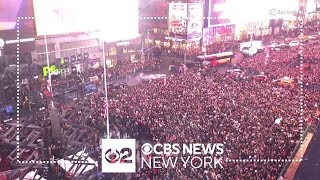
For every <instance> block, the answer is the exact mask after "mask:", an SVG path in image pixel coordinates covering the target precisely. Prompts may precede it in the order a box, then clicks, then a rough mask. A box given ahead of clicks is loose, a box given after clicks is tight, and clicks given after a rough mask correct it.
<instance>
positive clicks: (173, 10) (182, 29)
mask: <svg viewBox="0 0 320 180" xmlns="http://www.w3.org/2000/svg"><path fill="white" fill-rule="evenodd" d="M187 8H188V7H187V4H186V3H169V18H168V19H169V22H168V24H169V33H170V37H175V38H181V39H185V38H186V35H187V17H188V9H187Z"/></svg>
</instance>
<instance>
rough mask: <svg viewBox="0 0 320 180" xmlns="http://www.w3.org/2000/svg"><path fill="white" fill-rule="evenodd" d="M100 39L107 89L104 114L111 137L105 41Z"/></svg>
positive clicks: (105, 86) (108, 133) (105, 88)
mask: <svg viewBox="0 0 320 180" xmlns="http://www.w3.org/2000/svg"><path fill="white" fill-rule="evenodd" d="M100 41H102V60H103V76H104V78H103V79H104V91H105V100H104V101H105V102H104V103H105V112H104V116H105V118H107V122H106V123H107V139H109V138H110V136H109V135H110V126H109V102H108V86H107V67H106V66H107V63H106V56H105V51H104V41H103V40H102V38H100Z"/></svg>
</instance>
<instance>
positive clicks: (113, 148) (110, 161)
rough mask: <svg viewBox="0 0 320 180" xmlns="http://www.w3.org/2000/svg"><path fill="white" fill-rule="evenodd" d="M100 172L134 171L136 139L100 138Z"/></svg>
mask: <svg viewBox="0 0 320 180" xmlns="http://www.w3.org/2000/svg"><path fill="white" fill-rule="evenodd" d="M102 172H103V173H134V172H136V140H135V139H102Z"/></svg>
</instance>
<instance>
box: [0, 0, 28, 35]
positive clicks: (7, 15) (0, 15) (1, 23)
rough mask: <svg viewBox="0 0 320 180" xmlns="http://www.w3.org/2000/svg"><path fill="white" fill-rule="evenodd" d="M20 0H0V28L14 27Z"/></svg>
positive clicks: (8, 28) (9, 28)
mask: <svg viewBox="0 0 320 180" xmlns="http://www.w3.org/2000/svg"><path fill="white" fill-rule="evenodd" d="M22 1H23V0H1V1H0V30H11V29H14V28H15V26H16V21H17V17H18V11H19V8H20V6H21V3H22Z"/></svg>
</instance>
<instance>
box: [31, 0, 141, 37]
mask: <svg viewBox="0 0 320 180" xmlns="http://www.w3.org/2000/svg"><path fill="white" fill-rule="evenodd" d="M33 1H34V2H33V4H34V13H35V20H36V29H37V35H38V36H42V35H56V34H67V33H73V32H88V31H89V32H92V31H99V32H102V34H103V35H102V36H103V39H104V40H105V41H109V42H110V41H118V40H127V39H131V38H135V37H138V36H139V24H138V22H139V19H138V0H108V1H106V0H54V1H53V0H33Z"/></svg>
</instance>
